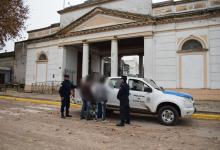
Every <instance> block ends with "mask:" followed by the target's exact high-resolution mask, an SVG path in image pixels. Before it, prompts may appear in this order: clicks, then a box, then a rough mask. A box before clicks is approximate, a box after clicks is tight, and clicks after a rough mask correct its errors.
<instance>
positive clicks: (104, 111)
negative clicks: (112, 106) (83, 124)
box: [96, 101, 106, 120]
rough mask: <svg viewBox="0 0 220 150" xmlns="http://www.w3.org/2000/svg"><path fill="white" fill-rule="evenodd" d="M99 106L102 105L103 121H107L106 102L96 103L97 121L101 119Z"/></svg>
mask: <svg viewBox="0 0 220 150" xmlns="http://www.w3.org/2000/svg"><path fill="white" fill-rule="evenodd" d="M99 105H101V114H102V120H105V118H106V101H103V102H100V103H96V119H98V118H99V113H100V112H99V111H100V109H99Z"/></svg>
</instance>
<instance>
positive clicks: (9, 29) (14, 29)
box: [0, 0, 29, 45]
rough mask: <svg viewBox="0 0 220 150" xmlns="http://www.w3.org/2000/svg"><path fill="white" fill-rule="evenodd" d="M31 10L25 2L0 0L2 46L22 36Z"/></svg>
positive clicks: (0, 37)
mask: <svg viewBox="0 0 220 150" xmlns="http://www.w3.org/2000/svg"><path fill="white" fill-rule="evenodd" d="M28 12H29V8H28V6H27V5H24V2H23V0H0V45H4V43H5V42H6V41H8V40H10V39H12V38H15V37H17V36H20V31H21V30H22V29H25V20H26V19H27V18H28Z"/></svg>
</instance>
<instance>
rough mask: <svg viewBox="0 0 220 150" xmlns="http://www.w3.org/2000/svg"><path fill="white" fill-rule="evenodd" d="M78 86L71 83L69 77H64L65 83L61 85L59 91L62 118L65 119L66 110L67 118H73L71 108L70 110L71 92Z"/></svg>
mask: <svg viewBox="0 0 220 150" xmlns="http://www.w3.org/2000/svg"><path fill="white" fill-rule="evenodd" d="M75 87H76V86H74V85H73V84H72V83H71V82H70V81H69V75H64V81H63V82H62V84H61V87H60V89H59V94H60V97H61V109H60V111H61V118H65V116H64V109H66V117H72V116H71V115H70V114H69V108H70V94H71V91H72V90H74V88H75Z"/></svg>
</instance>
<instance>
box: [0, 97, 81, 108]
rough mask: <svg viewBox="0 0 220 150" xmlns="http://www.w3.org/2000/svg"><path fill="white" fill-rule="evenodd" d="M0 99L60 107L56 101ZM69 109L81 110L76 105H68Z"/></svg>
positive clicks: (15, 98)
mask: <svg viewBox="0 0 220 150" xmlns="http://www.w3.org/2000/svg"><path fill="white" fill-rule="evenodd" d="M0 99H6V100H12V101H18V102H30V103H33V104H46V105H55V106H60V102H57V101H48V100H40V99H30V98H17V97H10V96H0ZM70 107H71V108H81V106H80V105H78V104H70Z"/></svg>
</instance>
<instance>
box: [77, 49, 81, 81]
mask: <svg viewBox="0 0 220 150" xmlns="http://www.w3.org/2000/svg"><path fill="white" fill-rule="evenodd" d="M77 55H78V56H77V58H78V59H77V85H79V84H80V81H81V78H82V52H80V51H78V54H77Z"/></svg>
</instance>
